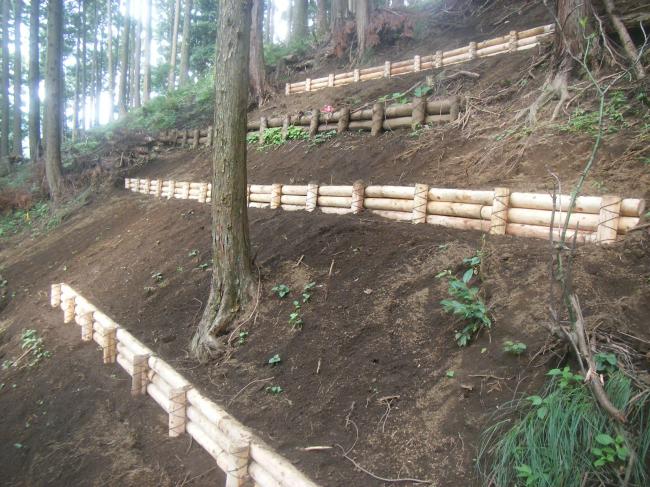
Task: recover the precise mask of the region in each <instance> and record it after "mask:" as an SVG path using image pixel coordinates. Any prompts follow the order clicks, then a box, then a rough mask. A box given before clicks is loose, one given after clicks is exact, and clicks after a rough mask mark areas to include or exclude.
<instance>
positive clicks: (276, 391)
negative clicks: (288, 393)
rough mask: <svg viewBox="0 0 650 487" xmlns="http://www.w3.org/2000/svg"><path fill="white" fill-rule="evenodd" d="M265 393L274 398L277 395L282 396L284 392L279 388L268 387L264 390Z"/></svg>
mask: <svg viewBox="0 0 650 487" xmlns="http://www.w3.org/2000/svg"><path fill="white" fill-rule="evenodd" d="M266 392H267V393H268V394H273V395H274V396H277V395H278V394H282V392H284V389H282V387H280V386H268V387H267V388H266Z"/></svg>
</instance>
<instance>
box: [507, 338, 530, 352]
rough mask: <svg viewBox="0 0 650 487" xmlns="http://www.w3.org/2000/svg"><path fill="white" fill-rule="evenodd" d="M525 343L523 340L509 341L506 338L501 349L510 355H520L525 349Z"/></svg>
mask: <svg viewBox="0 0 650 487" xmlns="http://www.w3.org/2000/svg"><path fill="white" fill-rule="evenodd" d="M526 348H527V347H526V344H525V343H523V342H511V341H510V340H506V341H505V342H504V343H503V351H504V352H506V353H511V354H512V355H521V354H522V353H524V352H525V351H526Z"/></svg>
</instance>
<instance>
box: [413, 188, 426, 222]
mask: <svg viewBox="0 0 650 487" xmlns="http://www.w3.org/2000/svg"><path fill="white" fill-rule="evenodd" d="M428 202H429V185H428V184H416V185H415V196H414V197H413V223H414V224H417V223H426V222H427V203H428Z"/></svg>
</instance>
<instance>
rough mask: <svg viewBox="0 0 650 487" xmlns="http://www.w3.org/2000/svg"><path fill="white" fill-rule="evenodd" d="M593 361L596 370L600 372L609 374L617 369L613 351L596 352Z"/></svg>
mask: <svg viewBox="0 0 650 487" xmlns="http://www.w3.org/2000/svg"><path fill="white" fill-rule="evenodd" d="M594 361H595V362H596V372H600V373H601V374H611V373H612V372H616V370H618V361H617V360H616V355H615V354H613V353H604V352H600V353H597V354H595V355H594Z"/></svg>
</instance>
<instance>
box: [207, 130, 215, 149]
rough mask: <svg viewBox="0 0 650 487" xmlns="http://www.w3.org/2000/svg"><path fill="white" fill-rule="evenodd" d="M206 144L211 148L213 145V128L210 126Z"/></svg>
mask: <svg viewBox="0 0 650 487" xmlns="http://www.w3.org/2000/svg"><path fill="white" fill-rule="evenodd" d="M206 144H207V146H208V147H212V144H214V127H213V126H212V125H210V126H209V127H208V141H207V142H206Z"/></svg>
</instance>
